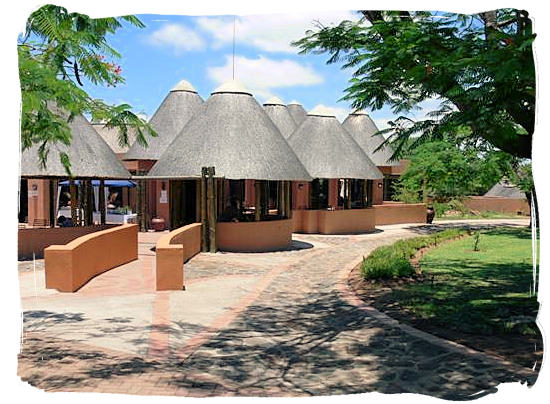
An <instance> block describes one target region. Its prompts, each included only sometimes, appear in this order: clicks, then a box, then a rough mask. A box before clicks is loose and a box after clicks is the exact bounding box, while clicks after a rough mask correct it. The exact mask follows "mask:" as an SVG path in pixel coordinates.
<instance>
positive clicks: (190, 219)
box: [169, 180, 197, 230]
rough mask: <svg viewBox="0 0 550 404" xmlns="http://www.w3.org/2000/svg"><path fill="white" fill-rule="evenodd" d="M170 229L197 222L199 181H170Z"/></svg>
mask: <svg viewBox="0 0 550 404" xmlns="http://www.w3.org/2000/svg"><path fill="white" fill-rule="evenodd" d="M169 188H170V229H171V230H173V229H177V228H178V227H182V226H185V225H186V224H190V223H195V222H196V221H197V181H196V180H172V181H170V185H169Z"/></svg>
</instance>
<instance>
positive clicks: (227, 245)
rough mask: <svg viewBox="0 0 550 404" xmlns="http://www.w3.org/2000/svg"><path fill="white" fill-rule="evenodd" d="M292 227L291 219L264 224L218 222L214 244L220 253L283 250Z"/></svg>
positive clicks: (289, 237) (288, 241) (288, 243)
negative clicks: (215, 243)
mask: <svg viewBox="0 0 550 404" xmlns="http://www.w3.org/2000/svg"><path fill="white" fill-rule="evenodd" d="M292 227H293V226H292V219H284V220H269V221H265V222H220V223H218V224H217V225H216V242H217V245H218V248H219V249H220V250H222V251H232V252H267V251H277V250H283V249H285V248H287V247H288V246H289V245H290V242H291V241H292Z"/></svg>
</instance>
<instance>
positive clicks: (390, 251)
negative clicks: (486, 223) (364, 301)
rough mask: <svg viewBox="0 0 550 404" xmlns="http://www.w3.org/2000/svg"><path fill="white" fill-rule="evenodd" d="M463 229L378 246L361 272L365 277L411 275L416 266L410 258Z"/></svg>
mask: <svg viewBox="0 0 550 404" xmlns="http://www.w3.org/2000/svg"><path fill="white" fill-rule="evenodd" d="M464 233H465V230H462V229H449V230H444V231H440V232H437V233H434V234H431V235H429V236H422V237H414V238H410V239H405V240H399V241H398V242H396V243H394V244H392V245H390V246H383V247H378V248H377V249H375V250H374V251H373V252H372V253H371V254H370V255H369V256H368V257H367V258H365V259H364V260H363V262H362V263H361V274H362V275H363V277H364V278H365V279H381V278H392V277H396V276H397V277H399V276H410V275H412V274H413V273H414V268H413V267H412V265H411V263H410V261H409V260H410V259H411V258H412V257H413V256H414V254H416V252H417V251H418V250H419V249H421V248H424V247H429V246H433V245H437V244H439V243H440V242H441V241H444V240H448V239H452V238H455V237H458V236H460V235H461V234H464Z"/></svg>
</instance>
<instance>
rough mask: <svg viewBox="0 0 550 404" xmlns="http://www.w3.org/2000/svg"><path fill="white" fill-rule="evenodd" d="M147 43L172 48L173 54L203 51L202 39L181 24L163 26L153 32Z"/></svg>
mask: <svg viewBox="0 0 550 404" xmlns="http://www.w3.org/2000/svg"><path fill="white" fill-rule="evenodd" d="M148 42H149V43H150V44H152V45H155V46H162V47H167V48H172V50H173V51H174V52H175V53H181V52H188V51H194V50H201V49H204V47H205V43H204V41H203V39H202V38H201V37H200V36H199V35H198V34H197V33H196V32H195V31H193V30H191V29H190V28H188V27H186V26H185V25H182V24H165V25H163V26H162V27H160V28H159V29H158V30H156V31H154V32H153V33H152V34H151V35H150V36H149V37H148Z"/></svg>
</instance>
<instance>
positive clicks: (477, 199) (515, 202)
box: [464, 196, 531, 215]
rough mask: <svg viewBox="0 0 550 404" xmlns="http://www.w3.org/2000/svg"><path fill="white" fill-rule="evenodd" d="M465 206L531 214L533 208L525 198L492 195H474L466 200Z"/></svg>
mask: <svg viewBox="0 0 550 404" xmlns="http://www.w3.org/2000/svg"><path fill="white" fill-rule="evenodd" d="M464 206H466V207H467V208H468V209H470V210H476V211H480V212H483V211H491V212H501V213H512V214H518V212H520V214H521V215H530V214H531V209H530V207H529V203H528V202H527V199H523V198H499V197H494V196H493V197H490V196H472V197H470V198H468V199H466V200H464Z"/></svg>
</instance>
